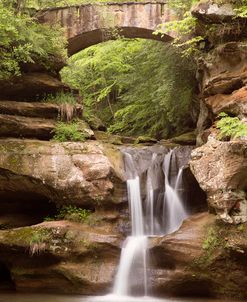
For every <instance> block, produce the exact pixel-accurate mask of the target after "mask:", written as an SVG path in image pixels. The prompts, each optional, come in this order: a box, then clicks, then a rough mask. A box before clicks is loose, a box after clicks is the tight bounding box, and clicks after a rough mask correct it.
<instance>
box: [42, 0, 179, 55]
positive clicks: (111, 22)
mask: <svg viewBox="0 0 247 302" xmlns="http://www.w3.org/2000/svg"><path fill="white" fill-rule="evenodd" d="M37 18H38V20H39V22H41V23H49V24H54V23H59V24H60V25H61V26H62V27H64V28H65V33H66V36H67V39H68V51H69V54H70V55H72V54H74V53H76V52H78V51H80V50H82V49H84V48H86V47H89V46H91V45H94V44H97V43H100V42H103V41H106V40H110V39H114V38H116V36H118V35H119V34H120V35H122V36H124V37H126V38H145V39H153V40H161V41H170V40H171V39H172V38H171V36H168V35H164V36H163V37H161V36H156V35H153V31H154V30H155V29H156V28H157V26H158V25H159V24H161V23H166V22H168V21H171V20H174V19H175V15H174V13H173V12H172V11H171V9H169V8H168V5H167V4H166V3H164V2H126V3H123V2H121V3H98V4H86V5H79V6H78V5H77V6H70V7H60V8H51V9H48V10H43V11H40V12H39V13H38V15H37Z"/></svg>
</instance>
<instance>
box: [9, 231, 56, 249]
mask: <svg viewBox="0 0 247 302" xmlns="http://www.w3.org/2000/svg"><path fill="white" fill-rule="evenodd" d="M50 236H51V233H50V231H49V230H47V229H42V228H35V229H34V228H31V227H24V228H19V229H15V230H12V231H9V232H8V233H7V236H6V237H5V240H6V241H7V242H8V243H10V244H22V245H23V244H24V245H32V244H34V243H41V242H44V241H47V240H49V239H50Z"/></svg>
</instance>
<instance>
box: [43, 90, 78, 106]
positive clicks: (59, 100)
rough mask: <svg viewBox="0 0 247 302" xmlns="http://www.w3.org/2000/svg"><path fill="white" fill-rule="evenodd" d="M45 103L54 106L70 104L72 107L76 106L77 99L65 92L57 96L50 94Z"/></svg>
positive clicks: (44, 100)
mask: <svg viewBox="0 0 247 302" xmlns="http://www.w3.org/2000/svg"><path fill="white" fill-rule="evenodd" d="M43 102H44V103H52V104H57V105H61V104H70V105H75V104H76V103H77V102H76V98H75V97H74V95H73V94H72V93H65V92H59V93H57V94H55V95H53V94H48V95H47V96H46V97H45V98H44V99H43Z"/></svg>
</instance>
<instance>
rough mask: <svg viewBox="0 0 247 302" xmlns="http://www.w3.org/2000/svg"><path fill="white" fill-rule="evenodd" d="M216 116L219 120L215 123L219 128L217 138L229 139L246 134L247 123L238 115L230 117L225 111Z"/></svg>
mask: <svg viewBox="0 0 247 302" xmlns="http://www.w3.org/2000/svg"><path fill="white" fill-rule="evenodd" d="M218 117H219V118H220V120H219V121H218V122H217V123H216V127H217V128H218V129H219V130H220V132H219V134H218V139H219V140H230V139H233V138H238V137H241V136H247V124H245V123H244V122H242V121H241V120H240V119H239V118H238V117H230V116H228V114H226V113H225V112H221V113H220V114H219V115H218Z"/></svg>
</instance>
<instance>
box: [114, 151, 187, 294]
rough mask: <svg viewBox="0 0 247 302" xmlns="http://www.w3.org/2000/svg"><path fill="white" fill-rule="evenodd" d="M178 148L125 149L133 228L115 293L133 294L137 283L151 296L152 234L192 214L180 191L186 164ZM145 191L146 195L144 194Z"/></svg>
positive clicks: (162, 232)
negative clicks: (179, 157)
mask: <svg viewBox="0 0 247 302" xmlns="http://www.w3.org/2000/svg"><path fill="white" fill-rule="evenodd" d="M175 150H176V149H173V150H167V149H166V148H164V147H163V148H161V149H159V150H157V151H153V150H152V149H151V150H150V149H148V148H147V149H145V150H141V151H139V150H138V151H133V149H130V150H126V151H125V152H124V160H125V170H126V175H127V191H128V201H129V209H130V216H131V227H132V231H131V236H128V237H127V238H126V240H125V241H124V243H123V247H122V252H121V256H120V264H119V268H118V272H117V274H116V278H115V283H114V288H113V294H114V295H115V296H120V297H121V296H128V295H130V294H132V291H131V290H132V287H133V283H134V285H136V286H137V287H138V288H139V289H141V290H138V293H139V292H140V291H141V292H142V295H144V296H147V242H148V236H154V235H165V234H169V233H171V232H174V231H176V230H177V229H178V228H179V227H180V226H181V224H182V222H183V220H184V219H185V218H186V217H187V216H188V213H187V212H186V210H185V207H184V205H183V202H182V199H181V197H182V195H181V194H180V191H181V188H182V176H183V165H182V166H180V165H179V164H178V163H177V158H176V152H175ZM141 152H142V153H141ZM140 154H141V155H143V157H144V158H143V160H142V158H141V156H140ZM187 160H188V159H187ZM177 170H178V171H177ZM143 180H145V181H143ZM143 182H144V184H145V188H144V190H143V188H142V186H143V185H142V186H141V183H142V184H143ZM144 193H145V196H146V197H145V198H142V196H143V195H144ZM143 199H145V201H144V200H143Z"/></svg>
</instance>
